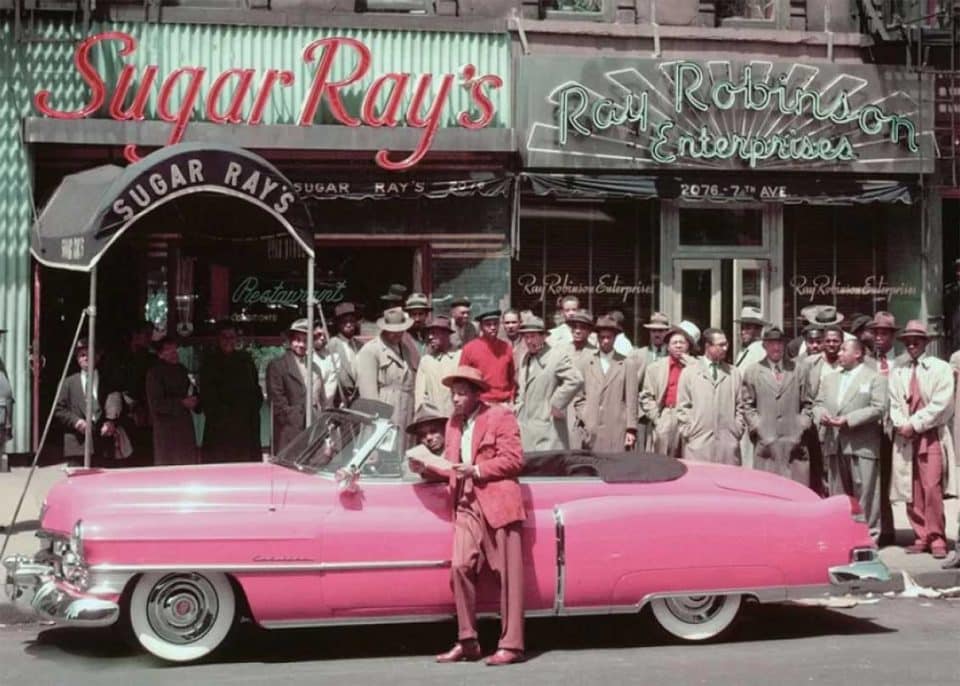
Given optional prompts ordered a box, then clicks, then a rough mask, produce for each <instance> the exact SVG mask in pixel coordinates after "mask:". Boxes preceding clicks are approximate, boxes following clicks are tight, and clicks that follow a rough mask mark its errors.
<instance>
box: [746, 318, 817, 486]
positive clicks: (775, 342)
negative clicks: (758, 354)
mask: <svg viewBox="0 0 960 686" xmlns="http://www.w3.org/2000/svg"><path fill="white" fill-rule="evenodd" d="M786 342H787V337H786V336H785V335H784V333H783V330H782V329H780V328H779V327H776V326H772V327H770V328H769V329H767V330H766V331H764V332H763V336H762V345H763V350H764V352H765V355H766V356H765V357H764V358H763V359H762V360H761V361H760V362H758V363H757V364H753V365H750V367H748V368H747V369H746V370H745V371H744V373H743V392H742V395H743V404H744V410H743V411H744V419H745V420H746V422H747V431H748V434H749V436H750V439H751V440H752V441H753V447H754V451H753V468H754V469H759V470H761V471H765V472H772V473H774V474H779V475H780V476H784V477H786V478H788V479H793V480H794V481H796V482H798V483H801V484H803V485H804V486H808V485H809V484H810V462H809V460H808V459H807V456H806V454H805V453H804V451H803V446H802V443H803V432H804V431H806V430H807V429H809V428H810V426H811V424H812V420H811V417H810V403H809V402H807V399H806V397H805V396H804V394H803V392H802V384H801V383H800V376H799V373H798V372H797V365H796V364H795V363H794V361H793V360H788V359H786V358H785V357H784V349H785V347H786Z"/></svg>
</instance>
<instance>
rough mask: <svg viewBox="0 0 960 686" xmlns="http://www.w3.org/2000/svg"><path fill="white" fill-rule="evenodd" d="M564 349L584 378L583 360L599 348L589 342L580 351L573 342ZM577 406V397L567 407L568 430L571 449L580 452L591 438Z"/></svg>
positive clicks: (566, 344)
mask: <svg viewBox="0 0 960 686" xmlns="http://www.w3.org/2000/svg"><path fill="white" fill-rule="evenodd" d="M563 347H565V348H566V349H567V352H568V353H570V361H571V362H573V367H574V369H576V370H577V371H578V372H580V376H583V369H582V367H581V365H582V362H583V359H584V358H585V357H586V356H587V355H589V354H591V353H592V352H595V351H596V350H597V346H595V345H592V344H591V343H590V342H589V341H588V342H587V343H586V344H585V345H584V346H583V347H582V348H579V349H578V348H577V347H576V346H575V345H574V344H573V342H568V343H565V344H563ZM582 391H583V387H582V386H581V388H580V392H582ZM576 406H577V403H576V397H574V402H571V403H570V404H569V405H567V429H568V430H569V432H570V447H571V448H573V449H574V450H580V449H582V448H586V447H587V444H588V442H589V436H588V435H587V430H586V427H585V426H584V424H583V420H582V419H581V418H580V415H579V414H577V407H576ZM621 449H622V446H621Z"/></svg>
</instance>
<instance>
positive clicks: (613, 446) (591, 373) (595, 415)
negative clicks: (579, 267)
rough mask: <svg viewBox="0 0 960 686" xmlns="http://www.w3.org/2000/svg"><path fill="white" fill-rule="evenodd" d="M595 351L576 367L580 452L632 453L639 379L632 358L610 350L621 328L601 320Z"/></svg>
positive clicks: (585, 355)
mask: <svg viewBox="0 0 960 686" xmlns="http://www.w3.org/2000/svg"><path fill="white" fill-rule="evenodd" d="M595 329H596V332H597V343H598V345H599V347H598V348H596V349H591V350H588V351H587V352H586V353H584V354H583V355H582V356H581V358H580V360H579V362H578V365H577V368H578V369H579V370H580V374H581V375H583V388H582V390H581V391H580V392H579V393H578V394H577V398H576V400H574V403H573V404H574V408H575V410H576V415H577V420H578V422H579V423H580V424H581V425H582V426H583V434H584V440H583V445H582V447H583V448H586V449H588V450H594V451H596V452H600V453H616V452H621V451H623V450H633V448H634V446H636V443H637V400H638V397H639V388H638V384H639V379H640V375H639V374H638V372H637V364H638V363H637V360H636V358H635V356H633V355H631V356H630V357H624V356H623V355H621V354H620V353H618V352H617V351H616V350H614V349H613V342H614V340H615V339H616V337H617V334H618V333H621V332H622V330H623V329H622V327H621V326H620V324H618V323H617V322H616V321H615V320H614V319H611V318H609V317H601V318H600V319H599V320H598V321H597V325H596V327H595Z"/></svg>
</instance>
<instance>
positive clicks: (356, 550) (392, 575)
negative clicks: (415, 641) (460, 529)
mask: <svg viewBox="0 0 960 686" xmlns="http://www.w3.org/2000/svg"><path fill="white" fill-rule="evenodd" d="M356 486H357V489H356V490H355V491H354V492H350V491H346V490H341V491H340V492H339V493H337V494H335V495H334V498H335V499H336V502H335V503H334V506H333V508H332V509H331V510H330V511H329V514H328V515H327V517H326V519H325V522H324V526H323V532H322V534H321V544H320V548H321V554H322V558H323V561H324V565H325V566H326V567H327V571H325V572H324V574H323V576H322V581H321V586H322V592H323V598H324V602H325V604H326V605H327V609H328V611H329V612H330V614H331V616H333V617H338V616H339V617H356V618H361V617H371V618H373V617H386V616H390V617H396V616H407V615H409V616H411V618H415V617H417V616H421V617H422V616H424V615H449V614H452V613H453V611H454V606H453V594H452V593H451V590H450V554H451V550H452V544H453V523H452V520H451V504H450V496H449V494H448V490H447V484H446V482H429V481H422V480H412V479H404V478H401V476H400V474H399V473H396V474H386V475H384V474H382V473H381V474H376V475H369V474H362V475H361V476H360V478H359V480H358V482H357V484H356Z"/></svg>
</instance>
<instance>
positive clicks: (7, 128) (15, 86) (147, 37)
mask: <svg viewBox="0 0 960 686" xmlns="http://www.w3.org/2000/svg"><path fill="white" fill-rule="evenodd" d="M106 31H122V32H125V33H129V34H130V35H132V36H134V37H135V38H136V39H137V42H138V45H137V48H136V51H135V52H134V53H133V54H132V55H130V56H128V57H126V58H121V57H120V56H119V54H118V53H119V43H118V42H110V43H107V44H105V45H103V46H101V47H100V48H99V49H98V50H97V51H96V52H95V53H94V63H95V65H96V66H97V69H98V71H99V73H100V74H102V75H103V76H104V78H105V80H106V82H107V86H108V88H110V89H111V90H112V88H113V86H114V84H115V83H116V79H117V77H118V76H119V74H120V71H121V68H122V67H123V65H124V64H131V65H134V66H136V68H137V69H136V82H139V79H140V77H141V76H142V74H143V69H144V67H145V66H146V65H148V64H157V65H158V66H159V67H160V73H159V76H160V78H163V77H164V76H166V75H167V74H169V73H170V72H172V71H173V70H174V69H176V68H179V67H182V66H202V67H206V69H207V74H206V76H205V78H204V81H203V85H202V87H201V91H200V94H201V97H200V98H199V100H198V104H197V106H196V107H195V108H194V112H193V117H192V118H193V119H194V120H200V119H201V118H202V117H203V116H204V112H203V101H204V99H205V96H206V93H207V92H208V91H209V89H210V87H211V85H212V84H213V81H214V79H215V78H216V76H217V75H219V74H220V73H221V72H222V71H225V70H227V69H233V68H249V69H255V70H257V74H256V76H255V78H254V85H255V86H256V85H258V84H259V83H260V80H261V79H262V77H263V72H264V70H266V69H270V68H274V69H289V70H291V71H293V72H294V74H295V82H294V85H293V86H292V87H283V88H281V87H279V86H275V87H274V95H273V97H272V98H271V99H270V102H269V106H268V108H267V109H266V111H265V112H264V117H263V123H265V124H288V123H295V122H296V120H297V118H298V116H299V114H300V108H301V106H302V102H303V99H304V97H305V96H306V93H307V92H308V89H309V86H310V81H311V78H312V74H313V72H314V70H315V68H316V62H314V63H312V64H310V65H307V64H306V63H305V62H304V61H303V50H304V48H305V47H306V46H307V45H308V44H310V43H311V42H312V41H314V40H317V39H320V38H324V37H330V36H347V37H351V38H356V39H358V40H360V41H362V42H364V43H365V44H366V45H367V46H368V47H369V48H370V50H371V66H370V69H369V71H368V72H367V75H366V77H365V78H363V79H361V80H360V82H359V83H358V84H355V85H352V86H350V87H349V88H346V89H344V90H343V91H342V93H343V94H344V102H345V104H346V106H347V109H348V110H349V111H350V113H351V114H353V115H356V114H357V113H358V111H359V108H360V103H361V98H362V95H363V92H364V91H365V88H366V86H368V85H369V84H370V83H371V82H372V79H373V78H374V77H375V76H378V75H380V74H384V73H386V72H407V73H410V74H413V75H414V77H416V76H418V75H419V74H422V73H427V72H429V73H432V74H434V75H435V76H437V77H439V76H442V75H443V74H445V73H455V74H459V72H460V69H461V67H462V65H464V64H467V63H471V64H474V65H475V66H476V67H477V70H478V75H483V74H488V73H490V74H498V75H500V76H501V77H502V78H503V79H504V87H503V88H500V89H498V90H495V91H488V93H489V96H490V99H491V101H492V102H493V104H494V107H495V108H496V115H495V118H494V120H493V121H492V122H491V126H492V127H509V126H511V106H510V84H509V77H510V73H511V72H510V69H511V67H510V64H511V62H510V39H509V36H507V35H506V34H470V33H439V32H391V31H382V30H376V31H374V30H355V29H330V28H319V27H289V28H287V27H246V26H207V25H182V24H177V25H174V24H141V23H122V24H107V23H100V24H94V25H93V26H92V27H91V30H90V33H91V34H94V33H101V32H106ZM35 32H36V33H37V34H38V37H40V38H42V39H44V41H45V42H33V43H19V44H18V43H16V42H15V41H14V39H13V26H12V23H11V21H10V20H9V18H8V17H4V18H3V19H2V20H0V327H3V328H6V329H8V330H9V333H7V334H6V335H5V336H4V337H3V344H2V346H0V355H2V356H3V360H4V362H5V363H6V367H7V370H8V372H9V375H10V379H11V381H12V383H13V388H14V393H15V395H16V399H17V405H16V410H15V417H14V440H13V441H12V442H11V443H10V444H9V445H8V450H10V451H11V452H28V451H29V450H30V449H31V436H30V406H31V403H30V397H31V375H30V368H29V357H28V354H29V345H30V338H31V308H30V302H31V295H30V291H31V278H30V273H31V272H30V269H31V267H30V265H31V262H30V256H29V231H30V226H31V223H32V220H33V203H32V196H31V183H30V180H31V178H32V175H33V171H32V168H31V160H30V157H29V154H28V151H27V150H26V149H25V148H24V146H23V145H22V144H21V141H20V125H21V120H22V118H23V117H26V116H37V112H36V111H35V110H34V109H33V96H34V94H35V93H36V92H37V91H39V90H44V89H47V90H50V91H52V97H51V103H50V104H51V106H53V107H56V108H57V109H60V110H65V111H72V110H77V109H80V108H81V107H82V106H84V105H85V104H86V103H87V102H88V100H89V97H90V92H89V88H88V86H87V85H86V84H85V83H84V81H83V80H82V79H81V77H80V75H79V74H78V73H77V71H76V69H75V68H74V66H73V54H74V49H75V47H76V42H75V41H72V40H71V39H72V38H75V37H77V33H76V30H75V27H74V26H73V25H70V24H65V23H59V22H56V23H55V22H41V23H40V24H38V25H37V26H36V27H35ZM56 40H62V41H64V42H54V41H56ZM347 55H348V53H346V52H345V53H343V55H342V56H341V57H346V56H347ZM350 57H351V60H350V61H346V60H344V59H338V65H339V66H338V68H337V69H335V71H334V77H335V78H344V77H346V76H347V74H349V73H350V71H351V70H352V68H353V61H352V57H353V56H352V55H350ZM182 81H183V83H181V86H180V88H181V90H180V92H179V93H178V95H177V96H176V97H175V98H174V99H173V101H172V102H173V104H174V106H175V107H176V106H178V105H179V102H180V97H181V96H182V93H183V89H185V88H186V85H187V84H186V78H184V79H182ZM437 86H438V79H437V78H435V79H434V82H433V84H432V88H431V94H433V93H435V92H436V88H437ZM131 90H132V89H131ZM152 90H153V96H152V97H151V98H150V101H149V106H148V108H147V117H148V118H150V119H155V118H157V112H156V100H157V98H156V95H157V94H158V93H159V90H160V89H159V84H154V86H153V89H152ZM412 90H413V86H412V84H411V86H409V87H408V93H407V94H406V96H405V98H404V105H403V108H402V109H401V112H402V113H403V112H405V111H406V107H407V106H408V104H409V102H410V99H411V97H412ZM226 91H227V94H225V95H223V96H222V98H221V102H220V105H221V107H225V106H226V103H227V99H228V97H230V94H231V93H232V91H231V90H230V89H229V88H228V89H226ZM282 91H283V92H282ZM254 97H255V93H253V92H251V93H249V94H248V95H247V98H246V100H245V103H244V110H243V111H244V114H245V115H246V114H248V113H249V111H250V107H251V105H252V103H253V99H254ZM131 98H132V95H131V96H129V97H128V99H127V102H128V103H129V101H130V100H131ZM427 102H428V103H430V102H432V101H431V100H429V99H428V101H427ZM108 105H109V94H108V100H107V103H106V104H105V106H104V108H103V111H102V112H101V113H100V114H101V116H105V115H104V113H105V111H106V107H107V106H108ZM469 106H470V99H469V95H468V92H467V90H466V89H465V88H462V87H461V85H460V81H459V79H458V80H456V81H455V82H454V87H453V89H452V91H451V95H450V105H449V106H447V107H446V108H445V110H444V117H443V126H453V125H455V124H456V117H457V115H458V114H459V112H461V111H464V110H469ZM315 121H316V123H318V124H329V123H336V121H335V120H333V119H332V117H331V116H330V114H329V112H326V111H323V110H321V111H320V112H319V113H318V114H317V117H316V119H315Z"/></svg>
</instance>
